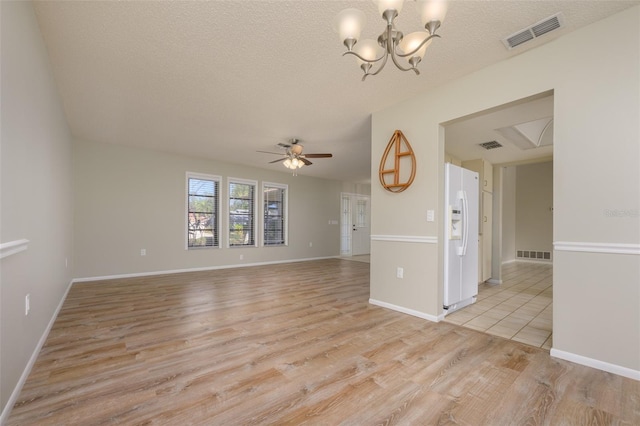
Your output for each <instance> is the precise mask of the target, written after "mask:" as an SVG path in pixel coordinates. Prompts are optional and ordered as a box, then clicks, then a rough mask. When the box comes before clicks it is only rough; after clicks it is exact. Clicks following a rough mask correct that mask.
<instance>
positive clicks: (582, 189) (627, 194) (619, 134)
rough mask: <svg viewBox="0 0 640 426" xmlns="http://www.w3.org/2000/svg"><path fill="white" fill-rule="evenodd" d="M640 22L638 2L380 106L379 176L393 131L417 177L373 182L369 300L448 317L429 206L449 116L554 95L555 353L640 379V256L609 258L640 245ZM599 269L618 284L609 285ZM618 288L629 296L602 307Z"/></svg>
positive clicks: (375, 151)
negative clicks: (398, 189) (402, 183)
mask: <svg viewBox="0 0 640 426" xmlns="http://www.w3.org/2000/svg"><path fill="white" fill-rule="evenodd" d="M639 28H640V7H637V6H636V7H633V8H630V9H628V10H626V11H624V12H622V13H619V14H616V15H614V16H611V17H609V18H607V19H604V20H602V21H599V22H596V23H594V24H592V25H589V26H587V27H585V28H583V29H580V30H577V31H575V32H572V33H569V34H566V35H564V36H562V37H560V38H558V39H556V40H554V41H552V42H549V43H547V44H545V45H543V46H541V47H538V48H536V49H532V50H530V51H527V52H525V53H523V54H520V55H518V56H515V57H513V58H511V59H509V60H506V61H504V62H501V63H498V64H495V65H493V66H490V67H487V68H485V69H483V70H480V71H478V72H476V73H473V74H471V75H469V76H467V77H464V78H461V79H458V80H456V81H454V82H452V83H450V84H447V85H444V86H441V87H439V88H436V89H434V90H431V91H430V92H428V93H424V94H421V95H419V96H416V97H415V98H413V99H410V100H408V101H405V102H403V103H401V104H398V105H396V106H394V107H390V108H388V109H386V110H383V111H380V112H377V113H374V115H373V120H372V164H373V166H372V176H375V175H376V173H377V170H375V167H376V165H377V164H378V161H379V159H380V157H381V156H382V154H383V152H384V148H385V146H386V143H387V141H388V139H389V137H390V136H391V135H392V134H393V132H394V130H396V129H400V130H402V131H403V133H404V134H405V136H406V137H407V138H408V140H409V141H410V143H411V144H412V146H413V147H414V151H415V153H416V156H417V162H418V163H417V164H418V166H417V167H418V169H417V170H418V173H417V175H416V180H415V182H414V184H413V185H412V186H411V187H410V188H409V189H407V190H406V191H404V192H402V193H400V194H390V193H387V192H386V191H384V190H383V189H382V188H381V187H380V186H379V185H374V186H373V187H372V189H371V193H372V206H373V213H372V216H373V217H372V234H376V235H386V236H388V237H389V238H388V239H381V240H378V241H372V248H371V250H372V253H371V259H372V264H371V298H372V299H373V300H378V301H380V302H384V303H386V304H388V305H390V306H395V307H397V308H398V309H404V310H405V311H412V312H415V313H417V314H419V315H421V316H424V317H430V318H438V317H439V316H441V314H442V260H441V256H442V248H441V244H440V243H435V244H434V243H433V238H434V237H437V238H438V241H441V240H442V237H443V226H442V214H439V215H438V217H437V220H436V221H435V222H426V220H425V217H426V211H427V210H428V209H434V210H435V211H436V212H438V213H440V212H441V210H442V206H441V200H442V199H443V194H442V192H443V174H444V173H443V172H444V166H443V164H444V161H443V160H444V131H443V129H442V126H441V123H446V122H448V121H451V120H453V119H456V118H458V117H463V116H466V115H469V114H472V113H475V112H478V111H483V110H486V109H489V108H492V107H497V106H500V105H503V104H505V103H508V102H512V101H514V100H517V99H523V98H526V97H529V96H532V95H535V94H538V93H543V92H546V91H548V90H554V116H555V120H554V135H555V138H554V139H555V143H554V182H555V183H554V208H555V210H554V241H555V242H556V243H557V242H563V243H566V244H564V245H561V246H558V247H560V248H561V249H562V253H561V254H559V251H558V250H559V249H558V248H557V249H556V252H555V256H554V259H555V263H554V327H553V333H554V342H553V349H554V350H553V351H552V353H553V354H555V355H561V356H563V357H574V358H573V359H579V360H581V362H583V363H589V362H593V363H598V365H599V366H600V367H602V368H604V367H603V366H605V367H606V368H609V369H610V370H616V369H617V370H616V371H617V372H622V373H624V374H627V373H629V374H631V375H634V374H635V375H637V376H638V377H640V309H639V308H640V306H639V305H640V303H639V301H640V286H639V285H638V282H639V281H638V274H639V271H640V261H639V259H640V257H639V256H638V254H616V253H607V251H608V250H607V248H609V247H614V248H616V249H619V248H620V250H618V251H622V248H625V247H631V248H632V249H633V248H635V250H636V251H635V253H638V252H640V219H639V218H638V215H637V212H638V209H639V204H640V199H639V197H638V196H637V194H639V193H640V144H638V140H640V132H639V130H640V127H639V125H638V117H640V96H639V94H640V79H639V78H638V76H639V75H640V30H639ZM584 46H589V48H588V49H585V48H584ZM406 206H411V207H412V208H411V209H407V208H406ZM611 211H618V212H623V213H624V212H626V213H624V214H622V215H615V216H613V215H611V213H610V212H611ZM608 212H609V213H608ZM634 212H635V214H634ZM407 236H410V237H411V238H410V239H407V238H404V237H407ZM408 240H410V241H408ZM580 243H588V244H589V245H588V246H589V247H590V248H589V250H591V251H593V253H586V252H583V251H581V249H582V248H583V245H582V244H580ZM593 243H595V244H593ZM619 244H628V245H630V246H620V245H619ZM631 252H632V253H634V252H633V250H632V251H631ZM594 258H597V261H592V260H594ZM581 259H582V260H581ZM400 263H402V265H400ZM578 265H579V268H577V266H578ZM397 266H403V267H404V279H402V280H400V279H397V278H395V270H396V267H397ZM576 269H579V271H577V270H576ZM603 271H607V272H608V273H609V278H611V276H612V275H611V274H612V273H613V272H612V271H615V277H616V279H609V280H607V281H606V285H603V282H602V281H601V280H602V278H603V273H605V272H603ZM610 295H616V296H617V297H618V298H621V299H623V300H620V302H619V303H618V304H617V305H615V306H611V305H608V304H604V303H603V302H602V301H603V300H608V299H609V298H610ZM611 310H615V311H616V313H615V315H610V311H611ZM569 318H571V319H569ZM614 328H616V333H610V332H606V331H605V330H607V329H609V330H610V329H614ZM586 336H588V338H587V337H586Z"/></svg>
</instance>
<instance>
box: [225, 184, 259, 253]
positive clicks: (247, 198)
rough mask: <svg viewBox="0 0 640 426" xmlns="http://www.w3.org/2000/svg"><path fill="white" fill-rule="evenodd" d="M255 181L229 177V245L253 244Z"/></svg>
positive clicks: (254, 243) (254, 240)
mask: <svg viewBox="0 0 640 426" xmlns="http://www.w3.org/2000/svg"><path fill="white" fill-rule="evenodd" d="M255 192H256V182H253V181H242V180H231V179H229V247H243V246H245V247H246V246H255V245H256V237H255V229H256V227H255V219H256V215H255V201H256V199H255Z"/></svg>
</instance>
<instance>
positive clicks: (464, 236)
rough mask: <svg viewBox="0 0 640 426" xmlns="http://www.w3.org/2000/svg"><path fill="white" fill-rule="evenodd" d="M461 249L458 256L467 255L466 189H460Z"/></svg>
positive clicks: (467, 203) (467, 214)
mask: <svg viewBox="0 0 640 426" xmlns="http://www.w3.org/2000/svg"><path fill="white" fill-rule="evenodd" d="M462 222H463V228H462V250H461V252H462V253H461V254H460V256H466V255H467V246H468V245H469V199H468V198H467V191H462Z"/></svg>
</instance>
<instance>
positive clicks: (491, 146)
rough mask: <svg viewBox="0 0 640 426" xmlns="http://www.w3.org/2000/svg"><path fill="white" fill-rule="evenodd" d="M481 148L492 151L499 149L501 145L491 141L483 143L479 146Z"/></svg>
mask: <svg viewBox="0 0 640 426" xmlns="http://www.w3.org/2000/svg"><path fill="white" fill-rule="evenodd" d="M479 145H480V146H481V147H483V148H484V149H494V148H501V147H502V145H500V144H499V143H498V142H497V141H491V142H484V143H481V144H479Z"/></svg>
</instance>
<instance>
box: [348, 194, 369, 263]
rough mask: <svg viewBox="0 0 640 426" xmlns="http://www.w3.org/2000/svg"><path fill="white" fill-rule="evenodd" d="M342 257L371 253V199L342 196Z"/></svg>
mask: <svg viewBox="0 0 640 426" xmlns="http://www.w3.org/2000/svg"><path fill="white" fill-rule="evenodd" d="M340 200H341V201H340V212H341V213H340V255H341V256H362V255H367V254H369V253H370V251H371V239H370V235H371V221H370V220H369V218H370V215H371V198H370V197H369V196H368V195H362V194H351V193H348V192H343V193H341V194H340Z"/></svg>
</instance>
